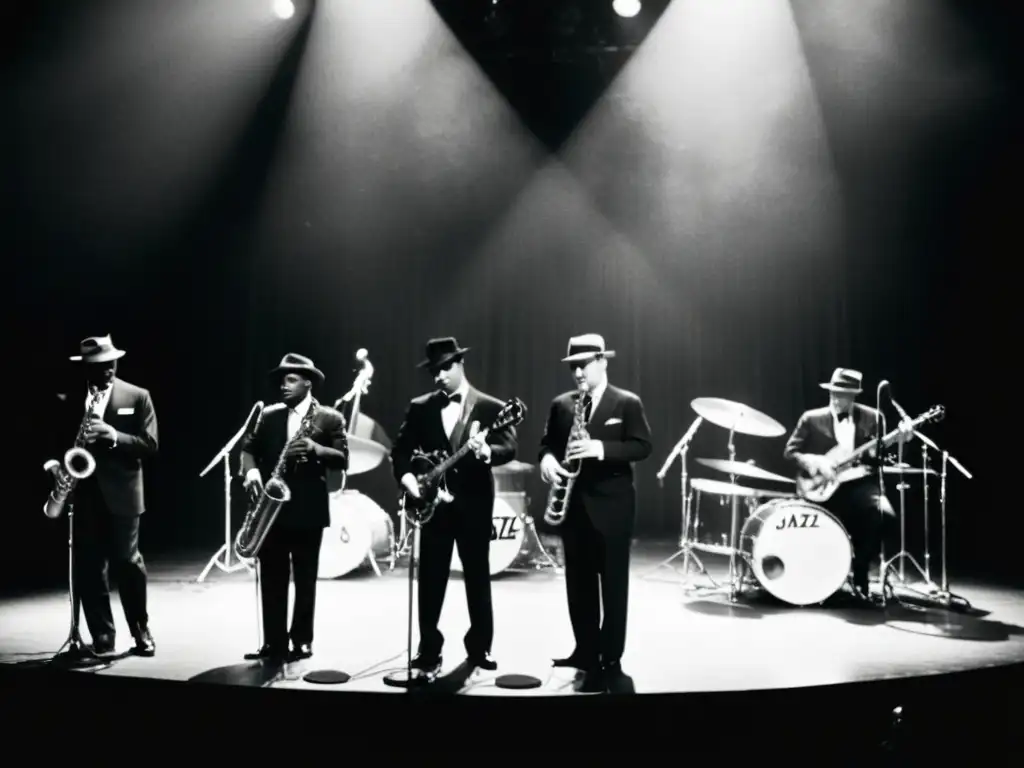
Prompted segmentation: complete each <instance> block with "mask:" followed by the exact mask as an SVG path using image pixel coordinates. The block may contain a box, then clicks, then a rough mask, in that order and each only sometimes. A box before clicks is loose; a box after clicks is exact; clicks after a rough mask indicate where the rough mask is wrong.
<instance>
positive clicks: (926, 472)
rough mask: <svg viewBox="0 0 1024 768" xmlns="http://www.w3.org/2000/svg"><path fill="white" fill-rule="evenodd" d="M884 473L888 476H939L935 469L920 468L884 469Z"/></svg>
mask: <svg viewBox="0 0 1024 768" xmlns="http://www.w3.org/2000/svg"><path fill="white" fill-rule="evenodd" d="M882 473H883V474H886V475H937V474H939V473H938V472H936V471H935V470H934V469H921V468H920V467H882Z"/></svg>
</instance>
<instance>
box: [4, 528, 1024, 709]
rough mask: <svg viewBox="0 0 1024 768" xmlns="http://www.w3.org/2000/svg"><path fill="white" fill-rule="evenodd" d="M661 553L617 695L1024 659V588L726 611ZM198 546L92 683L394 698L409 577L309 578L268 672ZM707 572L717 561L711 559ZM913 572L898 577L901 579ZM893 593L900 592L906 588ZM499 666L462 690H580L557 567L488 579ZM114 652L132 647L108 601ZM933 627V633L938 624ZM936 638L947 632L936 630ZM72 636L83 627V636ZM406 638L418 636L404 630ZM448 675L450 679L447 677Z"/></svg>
mask: <svg viewBox="0 0 1024 768" xmlns="http://www.w3.org/2000/svg"><path fill="white" fill-rule="evenodd" d="M672 549H673V547H672V545H671V544H663V545H655V544H637V545H636V546H635V547H634V562H633V579H632V584H631V599H630V616H629V637H628V643H627V651H626V655H625V657H624V658H623V660H622V666H623V671H624V672H625V673H626V675H627V676H628V678H629V679H630V680H631V681H632V683H631V685H629V684H628V681H627V688H626V689H625V690H624V691H623V692H634V691H635V692H636V693H688V692H722V691H750V690H766V689H781V688H799V687H806V686H822V685H832V684H839V683H847V682H860V681H870V680H890V679H894V678H904V677H915V676H923V675H936V674H943V673H949V672H962V671H969V670H973V669H980V668H985V667H995V666H1000V665H1006V664H1013V663H1017V662H1022V661H1024V592H1021V591H1015V590H1012V589H1008V588H1003V587H999V586H997V585H993V584H983V583H977V582H970V581H957V582H954V583H953V584H952V588H953V591H954V592H955V593H956V594H958V595H960V596H962V597H964V598H966V599H967V600H968V601H969V602H970V603H971V605H972V608H973V610H972V611H971V614H970V615H969V614H965V613H962V612H961V613H958V612H954V611H948V610H944V609H941V608H936V607H920V606H917V605H910V606H908V605H902V606H901V605H894V604H890V606H889V607H888V608H887V609H885V610H881V609H878V610H872V609H868V608H862V607H859V606H853V605H845V604H843V601H842V600H839V601H838V603H839V604H838V605H835V606H830V607H809V608H795V607H789V606H785V605H783V604H780V603H776V602H774V601H772V600H770V599H762V598H758V597H756V596H753V597H751V598H749V599H741V601H740V602H739V603H738V604H729V602H728V600H727V599H726V598H724V597H717V596H716V597H705V598H698V597H693V596H689V597H688V596H686V595H684V593H683V591H682V589H681V588H680V585H679V583H678V580H677V577H676V576H675V575H674V574H673V572H672V571H669V570H666V569H662V570H660V571H658V572H657V573H656V574H655V575H654V576H649V577H648V578H643V575H644V573H645V572H649V571H650V569H651V568H652V567H653V566H654V565H656V564H657V563H658V562H659V561H660V560H662V559H664V557H666V556H667V554H669V553H671V551H672ZM208 556H209V553H204V554H203V555H199V556H196V557H193V558H179V559H176V560H170V561H168V560H165V561H163V562H161V561H154V562H152V563H151V564H150V566H149V567H150V591H149V612H150V617H151V620H150V624H151V629H152V631H153V634H154V636H155V639H156V642H157V654H156V656H155V657H154V658H149V659H146V658H138V657H135V656H132V655H130V654H126V655H125V656H124V657H123V658H119V659H117V660H116V661H114V662H112V663H111V664H109V665H107V666H106V667H104V668H102V669H100V670H99V671H96V672H95V674H99V675H119V676H129V677H137V678H158V679H166V680H178V681H187V680H193V681H205V682H219V683H225V684H230V685H241V686H261V687H280V688H299V689H302V688H310V689H316V690H320V691H323V690H332V691H337V692H339V693H344V692H353V691H359V692H364V693H366V692H373V693H381V694H385V693H399V692H401V690H400V689H396V688H390V687H388V686H386V685H385V684H384V682H383V677H384V675H385V674H386V673H387V672H390V671H394V670H396V669H399V668H402V667H404V664H405V649H406V636H407V635H406V632H407V630H406V622H407V588H408V576H407V573H408V572H407V569H406V568H405V567H404V566H403V565H402V564H401V563H400V564H399V566H398V567H397V568H396V569H395V571H393V572H388V571H387V570H386V562H385V563H384V564H383V565H382V570H383V575H382V576H380V577H378V576H377V575H375V574H374V573H373V572H372V571H371V570H370V569H369V568H365V569H362V570H360V571H358V572H357V573H355V574H350V575H348V576H346V577H343V578H340V579H337V580H332V581H321V582H320V583H319V591H318V604H317V615H316V639H315V642H314V651H315V655H314V657H313V658H312V659H309V660H306V661H303V662H298V663H293V664H288V665H286V666H285V667H284V668H283V669H279V670H272V669H267V668H264V667H263V666H261V665H260V664H258V663H250V662H245V661H243V659H242V654H243V653H245V652H247V651H251V650H253V649H254V648H255V647H256V644H257V641H258V635H257V624H256V621H257V613H256V604H255V586H254V580H253V578H252V576H251V575H248V574H247V573H245V572H240V573H233V574H224V573H222V572H220V571H217V570H214V571H213V572H212V573H211V575H210V576H209V577H208V579H207V580H206V581H205V582H204V583H201V584H200V583H196V578H197V576H198V575H199V573H200V572H201V571H202V568H203V566H204V564H205V562H206V559H207V557H208ZM708 560H710V561H711V562H710V563H708V565H709V568H711V570H712V573H713V574H717V575H719V576H721V575H723V574H724V572H725V569H724V564H725V563H726V562H727V561H725V560H724V558H719V557H708V558H705V562H707V561H708ZM908 575H909V574H908ZM901 594H903V593H902V591H901ZM493 595H494V615H495V640H494V648H493V655H494V657H495V659H496V660H497V661H498V663H499V670H498V672H497V673H485V672H479V671H478V672H476V673H475V674H473V675H471V676H470V677H468V679H464V680H463V679H462V678H465V676H464V675H463V676H462V678H459V684H458V685H457V686H456V689H457V690H458V691H459V692H460V693H463V694H468V695H499V696H566V695H580V694H576V692H575V687H576V686H577V684H578V683H574V678H575V675H574V673H573V671H572V670H561V669H559V670H554V669H552V668H551V666H550V663H551V658H552V657H557V656H564V655H566V654H568V653H569V651H571V650H572V646H573V638H572V632H571V629H570V626H569V619H568V613H567V609H566V603H565V586H564V582H563V577H562V576H561V575H560V574H558V573H555V572H553V571H550V570H549V571H539V572H532V573H509V572H506V573H503V574H500V575H498V576H496V577H494V580H493ZM113 599H114V601H115V605H114V614H115V617H116V620H117V621H118V631H119V635H118V648H119V649H121V650H124V651H128V649H129V648H130V645H131V638H130V636H129V634H128V632H127V629H126V626H125V624H124V617H123V614H122V613H121V610H120V606H119V604H117V597H116V595H114V596H113ZM68 621H69V610H68V601H67V595H66V593H51V594H37V595H31V596H24V597H18V598H10V599H6V600H3V601H2V602H0V662H3V663H8V664H10V663H17V662H26V663H28V664H31V662H32V661H34V660H42V659H45V658H47V657H48V656H49V654H52V653H53V652H54V651H56V650H57V647H58V646H59V645H60V643H61V642H62V641H63V639H64V637H65V634H66V632H67V628H68ZM467 628H468V616H467V612H466V606H465V592H464V590H463V588H462V584H461V577H460V576H459V575H457V574H454V575H453V578H452V581H451V583H450V585H449V593H448V599H447V600H446V604H445V608H444V613H443V615H442V619H441V630H442V631H443V632H444V634H445V638H446V645H445V651H444V662H445V663H444V672H445V674H446V675H447V674H449V673H452V672H453V670H456V668H457V667H459V666H460V664H461V663H462V662H463V661H464V653H463V647H462V636H463V634H464V633H465V631H466V629H467ZM936 628H939V629H936ZM939 630H941V631H942V634H939V635H936V634H935V633H936V632H937V631H939ZM83 636H84V637H85V639H86V640H87V641H88V639H89V638H88V633H87V631H86V630H85V629H84V627H83ZM413 641H414V643H415V641H416V633H415V630H414V639H413ZM315 669H336V670H341V671H345V672H347V673H349V674H350V675H352V679H351V680H350V681H349V682H347V683H345V684H342V685H334V686H323V685H317V684H313V683H309V682H306V681H304V680H303V675H304V674H305V673H306V672H308V671H311V670H315ZM506 673H523V674H528V675H533V676H535V677H537V678H539V679H540V680H541V681H542V683H543V684H542V685H541V687H540V688H536V689H528V690H522V691H515V690H508V689H504V688H498V687H496V686H495V678H496V676H497V675H499V674H506ZM455 674H456V675H457V674H458V673H457V671H456V673H455Z"/></svg>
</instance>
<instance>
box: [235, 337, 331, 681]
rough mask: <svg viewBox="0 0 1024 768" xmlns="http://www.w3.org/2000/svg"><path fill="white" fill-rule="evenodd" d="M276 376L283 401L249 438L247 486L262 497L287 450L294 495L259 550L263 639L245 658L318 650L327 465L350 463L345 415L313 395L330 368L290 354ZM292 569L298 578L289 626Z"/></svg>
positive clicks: (286, 474) (286, 475)
mask: <svg viewBox="0 0 1024 768" xmlns="http://www.w3.org/2000/svg"><path fill="white" fill-rule="evenodd" d="M270 375H271V377H272V378H273V379H274V380H276V381H277V383H278V384H279V386H280V391H281V402H280V403H277V404H275V405H271V406H269V407H267V408H266V409H264V411H263V418H262V419H261V420H260V421H259V423H258V424H257V426H256V428H255V430H253V431H252V432H251V433H250V434H247V435H246V436H245V437H244V438H243V439H242V449H241V450H242V455H241V461H242V473H243V475H244V478H245V481H244V486H245V489H246V491H247V494H248V497H249V498H250V500H251V501H256V500H258V499H259V498H260V497H261V495H262V494H263V487H264V483H265V482H267V481H268V480H269V479H270V477H272V476H273V474H274V468H275V466H276V465H277V464H278V463H279V460H280V458H281V456H282V454H284V456H285V457H286V460H285V462H284V470H283V471H282V473H281V478H280V479H282V480H283V481H284V482H285V483H286V484H287V486H288V488H289V490H290V492H291V495H290V498H289V500H288V501H286V502H285V503H284V505H283V507H281V509H280V512H279V513H278V515H277V518H276V520H275V522H274V524H273V527H272V528H271V529H270V531H269V532H268V533H267V534H266V539H265V541H264V542H263V545H262V547H261V548H260V549H259V553H258V555H257V558H258V560H259V568H260V598H261V602H262V608H263V639H264V644H263V646H262V647H261V648H260V649H259V650H258V651H256V652H255V653H248V654H246V655H245V658H246V659H249V660H267V661H271V662H283V661H286V660H288V659H289V658H291V659H308V658H309V657H310V656H312V655H313V625H314V615H315V610H316V580H317V571H318V570H319V567H320V544H321V541H322V540H323V534H324V528H326V527H327V526H328V525H330V510H329V502H328V496H327V483H326V472H327V470H328V469H336V470H341V471H345V470H346V469H348V438H347V436H346V432H345V417H344V416H342V415H341V413H339V412H338V411H336V410H334V409H333V408H330V407H328V406H325V405H322V404H320V403H318V402H317V401H316V399H315V398H314V397H313V383H314V382H316V383H317V384H320V385H322V384H323V382H324V374H323V372H322V371H320V369H319V368H317V367H316V366H315V365H314V364H313V361H312V360H310V359H309V358H308V357H304V356H302V355H296V354H292V353H289V354H287V355H285V356H284V357H283V358H282V359H281V364H280V365H278V366H277V368H275V369H274V370H272V371H271V372H270ZM300 429H302V430H303V431H302V434H300ZM304 434H308V437H303V436H302V435H304ZM289 572H292V573H294V581H295V605H294V610H293V614H292V622H291V630H290V631H289V629H288V579H289ZM289 638H290V639H291V642H292V648H291V653H290V654H289V648H288V640H289Z"/></svg>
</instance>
